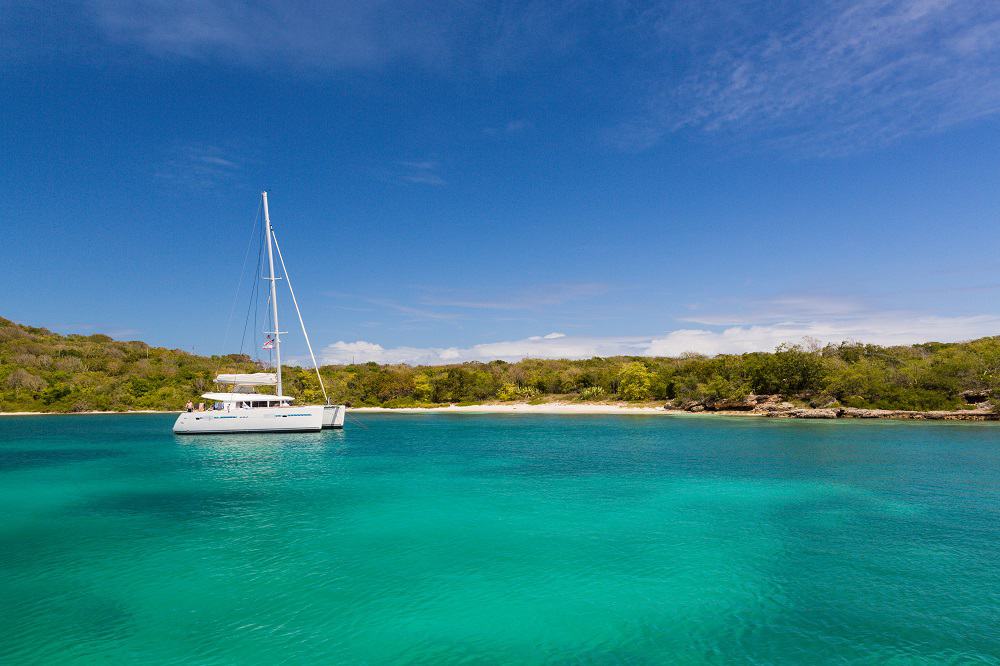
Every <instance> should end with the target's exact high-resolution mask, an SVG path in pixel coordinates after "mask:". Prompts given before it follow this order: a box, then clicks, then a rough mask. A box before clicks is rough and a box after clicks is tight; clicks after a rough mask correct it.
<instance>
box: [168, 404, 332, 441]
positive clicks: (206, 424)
mask: <svg viewBox="0 0 1000 666" xmlns="http://www.w3.org/2000/svg"><path fill="white" fill-rule="evenodd" d="M323 417H324V407H323V405H315V406H313V405H310V406H307V407H253V408H248V409H240V408H236V409H219V410H209V411H207V412H181V415H180V416H178V417H177V421H176V422H175V423H174V432H175V433H177V434H179V435H196V434H209V433H215V434H221V433H241V432H309V431H318V430H321V429H322V428H323ZM341 426H343V420H341ZM331 427H334V426H331Z"/></svg>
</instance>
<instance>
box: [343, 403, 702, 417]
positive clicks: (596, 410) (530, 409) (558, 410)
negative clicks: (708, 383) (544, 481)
mask: <svg viewBox="0 0 1000 666" xmlns="http://www.w3.org/2000/svg"><path fill="white" fill-rule="evenodd" d="M347 411H348V412H355V413H361V414H364V413H379V414H425V413H426V414H430V413H443V414H659V415H663V414H686V413H687V412H681V411H678V410H672V409H671V410H668V409H664V408H663V407H636V406H633V405H628V404H596V403H567V402H547V403H543V404H540V405H529V404H528V403H525V402H519V403H513V404H512V403H505V404H495V405H461V406H459V405H449V406H447V407H399V408H392V407H352V408H350V409H348V410H347Z"/></svg>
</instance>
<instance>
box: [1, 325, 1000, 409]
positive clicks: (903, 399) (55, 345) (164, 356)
mask: <svg viewBox="0 0 1000 666" xmlns="http://www.w3.org/2000/svg"><path fill="white" fill-rule="evenodd" d="M262 369H263V368H262V367H261V366H260V365H259V364H258V363H256V362H254V361H253V360H252V359H250V358H249V357H247V356H245V355H227V356H198V355H195V354H189V353H187V352H183V351H180V350H176V349H165V348H161V347H151V346H149V345H147V344H145V343H143V342H138V341H130V342H123V341H117V340H113V339H111V338H110V337H108V336H106V335H60V334H57V333H53V332H52V331H49V330H47V329H44V328H37V327H31V326H24V325H20V324H16V323H14V322H11V321H8V320H6V319H2V318H0V411H51V412H73V411H88V410H109V411H118V410H129V409H162V410H171V409H180V408H181V407H182V406H183V405H184V403H185V402H187V401H188V400H195V401H197V398H198V396H199V395H200V394H201V393H203V392H205V391H208V390H211V388H212V386H213V381H212V380H213V379H214V377H215V375H216V374H217V373H218V372H223V371H225V372H254V371H260V370H262ZM320 371H321V374H322V376H323V380H324V383H325V384H326V388H327V392H328V394H329V396H330V399H331V400H332V401H334V402H338V403H347V404H349V405H354V406H386V407H407V406H422V405H440V404H455V403H457V404H462V403H466V404H468V403H480V402H488V401H527V402H543V401H547V400H554V399H560V400H580V401H588V402H602V401H629V402H657V403H661V404H666V403H670V404H672V405H675V406H684V405H690V404H695V403H702V404H706V403H707V404H712V403H725V402H726V401H738V400H742V399H744V398H745V397H746V396H748V395H751V394H757V395H760V394H768V395H774V394H777V395H781V396H782V397H783V399H786V400H790V401H793V402H795V403H797V404H803V405H809V406H814V407H823V406H844V407H864V408H877V409H915V410H930V409H956V408H961V407H963V406H967V405H968V403H969V402H970V401H975V400H987V399H991V398H993V397H994V396H998V397H1000V336H997V337H988V338H981V339H979V340H973V341H970V342H961V343H938V342H929V343H925V344H918V345H912V346H895V347H882V346H878V345H867V344H858V343H850V342H845V343H841V344H838V345H825V346H820V345H818V344H809V343H806V344H785V345H781V346H779V347H778V348H777V349H776V350H775V351H773V352H754V353H747V354H738V355H719V356H714V357H706V356H701V355H696V354H685V355H682V356H681V357H678V358H651V357H624V356H621V357H611V358H591V359H583V360H544V359H525V360H522V361H518V362H516V363H507V362H504V361H491V362H489V363H478V362H474V363H462V364H453V365H440V366H409V365H380V364H377V363H359V364H351V365H328V366H323V367H322V368H321V370H320ZM282 378H283V381H284V383H285V392H286V393H289V394H291V395H294V396H296V397H297V398H298V400H299V402H301V403H314V402H321V401H322V398H323V396H322V392H321V390H320V386H319V382H318V380H317V379H316V375H315V373H314V372H313V371H312V370H311V369H308V370H307V369H305V368H299V367H288V368H285V371H284V374H283V376H282Z"/></svg>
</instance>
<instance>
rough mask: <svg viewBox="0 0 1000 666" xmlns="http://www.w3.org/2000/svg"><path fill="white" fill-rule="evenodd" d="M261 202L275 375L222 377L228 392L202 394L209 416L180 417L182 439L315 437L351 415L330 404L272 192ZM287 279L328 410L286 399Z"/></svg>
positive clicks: (187, 414)
mask: <svg viewBox="0 0 1000 666" xmlns="http://www.w3.org/2000/svg"><path fill="white" fill-rule="evenodd" d="M260 196H261V206H262V207H263V211H264V230H265V236H266V239H267V264H268V277H265V278H264V279H265V280H268V281H270V299H269V300H270V301H271V303H270V304H271V324H272V325H273V327H274V330H273V331H266V333H267V338H266V342H265V343H264V348H265V349H269V350H273V352H274V359H275V364H274V372H253V373H223V374H220V375H218V376H217V377H216V378H215V382H216V383H217V384H220V385H222V386H223V387H225V390H223V391H218V392H208V393H204V394H202V396H201V397H202V398H204V399H205V400H208V401H209V404H210V405H212V408H210V409H208V410H207V411H187V412H181V414H180V416H178V417H177V421H175V422H174V432H175V433H177V434H183V435H192V434H199V433H206V434H207V433H215V434H221V433H249V432H310V431H319V430H322V429H323V428H343V427H344V417H345V416H346V412H347V409H346V407H345V406H344V405H333V404H330V398H329V397H328V396H327V394H326V386H325V385H324V384H323V376H322V375H321V374H320V372H319V365H318V364H317V363H316V356H315V354H313V349H312V344H311V343H310V342H309V333H308V332H307V331H306V325H305V322H304V321H303V320H302V312H301V311H300V310H299V303H298V301H297V300H296V298H295V291H294V290H293V289H292V281H291V279H290V278H289V277H288V271H287V270H286V269H285V259H284V257H282V256H281V246H279V245H278V237H277V236H275V234H274V228H273V227H272V226H271V216H270V213H269V211H268V208H267V192H261V195H260ZM275 252H277V255H278V261H279V263H280V265H281V272H282V276H280V277H279V276H276V275H275V272H274V255H275ZM282 279H283V280H284V281H285V284H287V285H288V291H289V293H290V294H291V296H292V303H294V304H295V312H296V314H297V315H298V317H299V325H300V326H301V327H302V336H303V337H304V338H305V341H306V347H307V348H308V349H309V357H310V358H311V359H312V363H313V368H315V370H316V378H317V379H319V385H320V388H321V389H322V391H323V398H324V399H325V400H326V404H323V405H304V406H303V405H295V406H293V405H292V403H293V402H294V400H295V398H293V397H292V396H288V395H285V393H284V390H283V386H282V382H281V335H282V333H287V331H281V330H280V327H279V326H278V293H277V281H278V280H282ZM261 387H274V388H273V391H274V392H273V393H258V392H257V389H258V388H261Z"/></svg>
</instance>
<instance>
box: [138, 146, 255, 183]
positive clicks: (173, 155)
mask: <svg viewBox="0 0 1000 666" xmlns="http://www.w3.org/2000/svg"><path fill="white" fill-rule="evenodd" d="M242 169H243V164H242V163H241V162H240V161H239V160H238V159H237V158H236V157H235V156H233V155H232V154H231V152H229V151H227V150H225V149H223V148H220V147H219V146H213V145H209V144H203V143H188V144H183V145H178V146H174V147H173V148H172V149H171V150H170V151H169V153H168V155H167V157H166V159H165V160H164V161H163V163H161V164H160V166H159V168H158V169H157V171H156V176H157V177H158V178H162V179H163V180H167V181H170V182H172V183H178V184H183V185H187V186H189V187H195V188H210V187H214V186H216V185H219V184H221V183H224V182H227V181H230V180H232V179H233V178H236V177H237V176H238V175H239V174H240V172H241V171H242Z"/></svg>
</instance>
